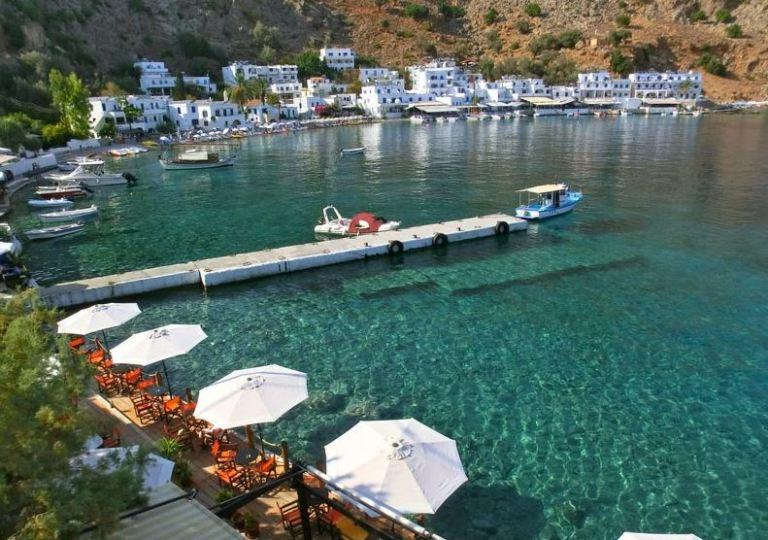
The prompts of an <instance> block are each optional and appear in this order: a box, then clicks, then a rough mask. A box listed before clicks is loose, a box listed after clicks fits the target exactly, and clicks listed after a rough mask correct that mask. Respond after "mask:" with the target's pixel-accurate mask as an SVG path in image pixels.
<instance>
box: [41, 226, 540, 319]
mask: <svg viewBox="0 0 768 540" xmlns="http://www.w3.org/2000/svg"><path fill="white" fill-rule="evenodd" d="M503 224H506V226H507V228H508V230H509V231H510V232H512V231H519V230H524V229H526V228H527V227H528V222H527V221H525V220H522V219H519V218H516V217H513V216H509V215H506V214H491V215H488V216H480V217H475V218H467V219H459V220H455V221H446V222H443V223H434V224H431V225H419V226H416V227H409V228H407V229H401V230H399V231H387V232H382V233H375V234H366V235H360V236H355V237H349V238H339V239H337V240H328V241H325V242H313V243H310V244H302V245H298V246H286V247H282V248H277V249H266V250H263V251H255V252H252V253H241V254H236V255H229V256H226V257H217V258H215V259H202V260H199V261H193V262H188V263H182V264H173V265H169V266H160V267H156V268H148V269H146V270H137V271H134V272H126V273H124V274H115V275H111V276H104V277H97V278H90V279H83V280H78V281H72V282H69V283H62V284H60V285H53V286H51V287H45V288H42V289H41V290H40V294H41V296H42V297H43V298H45V299H47V300H48V301H49V302H50V303H51V304H53V305H56V306H59V307H68V306H76V305H80V304H89V303H94V302H102V301H105V300H109V299H112V298H118V297H120V296H133V295H138V294H143V293H147V292H151V291H157V290H160V289H170V288H174V287H181V286H184V285H193V284H196V283H200V284H202V285H203V287H213V286H215V285H221V284H223V283H232V282H235V281H244V280H247V279H253V278H257V277H264V276H272V275H276V274H285V273H288V272H296V271H298V270H306V269H309V268H318V267H321V266H328V265H332V264H338V263H343V262H349V261H354V260H360V259H365V258H367V257H375V256H380V255H386V254H388V253H391V252H392V251H395V252H396V251H398V249H402V251H411V250H414V249H423V248H427V247H432V246H433V245H434V243H435V241H436V240H435V239H436V238H437V242H441V241H444V242H446V243H448V244H451V243H453V242H461V241H464V240H471V239H474V238H483V237H487V236H493V235H495V234H504V226H503Z"/></svg>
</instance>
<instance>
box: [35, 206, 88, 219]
mask: <svg viewBox="0 0 768 540" xmlns="http://www.w3.org/2000/svg"><path fill="white" fill-rule="evenodd" d="M98 213H99V207H98V206H96V205H94V204H92V205H91V206H89V207H88V208H79V209H77V210H59V211H58V212H49V213H47V214H40V219H42V220H43V221H74V220H76V219H85V218H89V217H93V216H95V215H97V214H98Z"/></svg>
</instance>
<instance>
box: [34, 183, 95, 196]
mask: <svg viewBox="0 0 768 540" xmlns="http://www.w3.org/2000/svg"><path fill="white" fill-rule="evenodd" d="M35 195H36V196H37V197H38V198H40V199H70V198H73V197H85V196H86V195H88V192H87V191H86V190H85V189H83V188H81V187H77V186H41V187H39V188H38V189H37V191H35Z"/></svg>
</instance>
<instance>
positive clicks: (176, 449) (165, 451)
mask: <svg viewBox="0 0 768 540" xmlns="http://www.w3.org/2000/svg"><path fill="white" fill-rule="evenodd" d="M157 453H158V454H160V455H161V456H163V457H164V458H166V459H170V460H171V461H175V460H176V458H178V457H179V455H180V454H181V445H180V444H179V442H178V441H177V440H176V439H172V438H170V437H163V438H162V439H160V440H158V441H157Z"/></svg>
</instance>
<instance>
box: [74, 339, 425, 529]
mask: <svg viewBox="0 0 768 540" xmlns="http://www.w3.org/2000/svg"><path fill="white" fill-rule="evenodd" d="M70 348H71V350H72V351H73V353H74V354H78V355H80V356H82V357H83V358H84V360H85V361H87V362H88V363H89V364H91V365H92V366H93V367H94V375H93V377H94V381H95V383H96V386H97V388H98V391H99V394H100V395H99V396H93V398H91V400H90V401H89V406H90V407H92V408H93V409H94V410H96V411H98V412H99V413H100V414H102V415H104V416H105V417H108V418H110V419H111V420H112V421H115V420H116V419H120V421H121V422H122V423H123V427H122V428H120V429H119V430H118V429H114V430H113V431H112V432H109V433H104V434H100V437H101V439H102V444H101V447H102V448H108V447H115V446H121V445H126V446H128V445H132V444H144V445H148V444H149V445H153V444H156V443H157V441H158V440H160V439H161V438H164V437H166V438H172V439H174V440H175V441H176V442H177V443H178V444H179V445H180V446H181V447H182V448H183V451H184V458H185V459H187V460H188V461H189V462H190V464H191V465H192V467H191V468H192V481H193V483H194V485H195V487H196V488H197V489H198V490H199V495H198V500H199V501H200V502H201V503H202V504H204V505H205V506H208V507H213V506H215V504H216V503H217V502H218V500H217V497H218V496H219V493H220V492H221V491H222V490H225V489H226V490H229V491H231V492H232V493H233V494H235V495H236V494H240V493H245V492H248V491H250V490H252V489H254V488H256V487H259V486H262V485H264V484H266V483H267V482H269V481H270V480H274V479H277V478H278V477H279V475H281V474H283V473H286V472H287V471H288V470H289V468H290V465H291V464H290V461H289V460H287V459H285V456H283V455H280V452H279V451H280V450H281V449H280V448H279V447H274V446H273V445H269V443H266V445H267V446H272V448H268V449H267V450H265V451H264V453H262V452H261V450H260V449H257V448H259V445H258V444H257V445H254V446H256V448H254V447H252V446H250V445H249V444H248V442H247V440H246V439H244V438H243V437H241V436H240V435H239V434H238V433H236V432H235V431H232V430H222V429H218V428H215V427H214V426H212V425H211V424H209V423H208V422H206V421H204V420H200V419H198V418H195V416H194V410H195V406H196V403H195V401H193V400H191V399H189V397H188V396H187V397H181V396H178V395H169V394H168V393H166V392H164V391H163V378H162V375H161V374H160V373H159V372H150V373H145V372H144V371H143V370H142V369H141V368H132V369H122V370H121V369H120V367H121V366H116V365H114V364H113V363H112V362H111V358H110V354H109V351H108V350H107V349H106V348H105V347H104V346H103V344H102V343H101V342H99V341H98V340H95V341H86V340H76V339H73V340H71V341H70ZM301 482H302V483H303V484H304V485H306V486H309V487H311V488H313V489H315V490H321V491H322V490H323V489H324V486H323V482H322V481H321V480H320V479H318V478H317V477H315V476H313V475H311V474H308V473H305V474H304V475H303V477H302V478H301ZM343 504H345V505H346V507H347V508H348V509H349V514H350V515H354V516H357V517H358V518H359V519H366V520H370V521H371V522H372V523H373V524H374V525H375V526H376V527H377V528H383V529H382V530H387V529H391V530H392V531H394V527H393V526H392V524H391V523H387V522H385V521H382V522H381V523H378V524H376V523H375V522H376V521H377V520H372V519H371V518H370V517H369V516H366V515H365V514H364V513H362V512H361V511H360V509H359V508H356V507H355V506H354V505H352V504H350V503H348V502H345V503H343ZM244 509H245V510H247V511H248V512H250V513H252V514H253V515H254V516H256V519H257V520H258V521H259V524H260V529H261V535H262V537H267V538H303V537H304V527H303V524H302V523H303V522H302V519H301V513H300V511H299V506H298V495H297V492H296V491H295V489H294V487H293V486H292V485H291V483H290V482H285V483H283V484H282V485H281V486H280V487H278V488H276V489H274V490H272V491H270V492H268V493H267V494H266V495H263V496H261V497H259V498H258V499H257V500H255V501H253V502H251V503H249V504H248V505H246V506H245V507H244ZM308 517H309V523H310V527H311V528H312V534H313V537H315V538H339V539H341V538H354V539H357V538H360V539H363V538H370V537H372V536H371V534H370V533H369V532H368V531H366V530H365V529H363V528H361V527H359V526H358V525H356V524H355V521H354V519H351V518H350V517H349V516H348V515H345V514H343V513H341V512H339V511H338V510H336V509H333V508H331V507H329V506H328V504H327V503H326V502H325V500H324V499H320V498H317V497H312V498H311V502H310V506H309V512H308ZM397 536H398V537H402V538H414V537H415V536H414V535H413V534H412V533H409V532H408V531H405V530H401V531H399V534H397Z"/></svg>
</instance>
